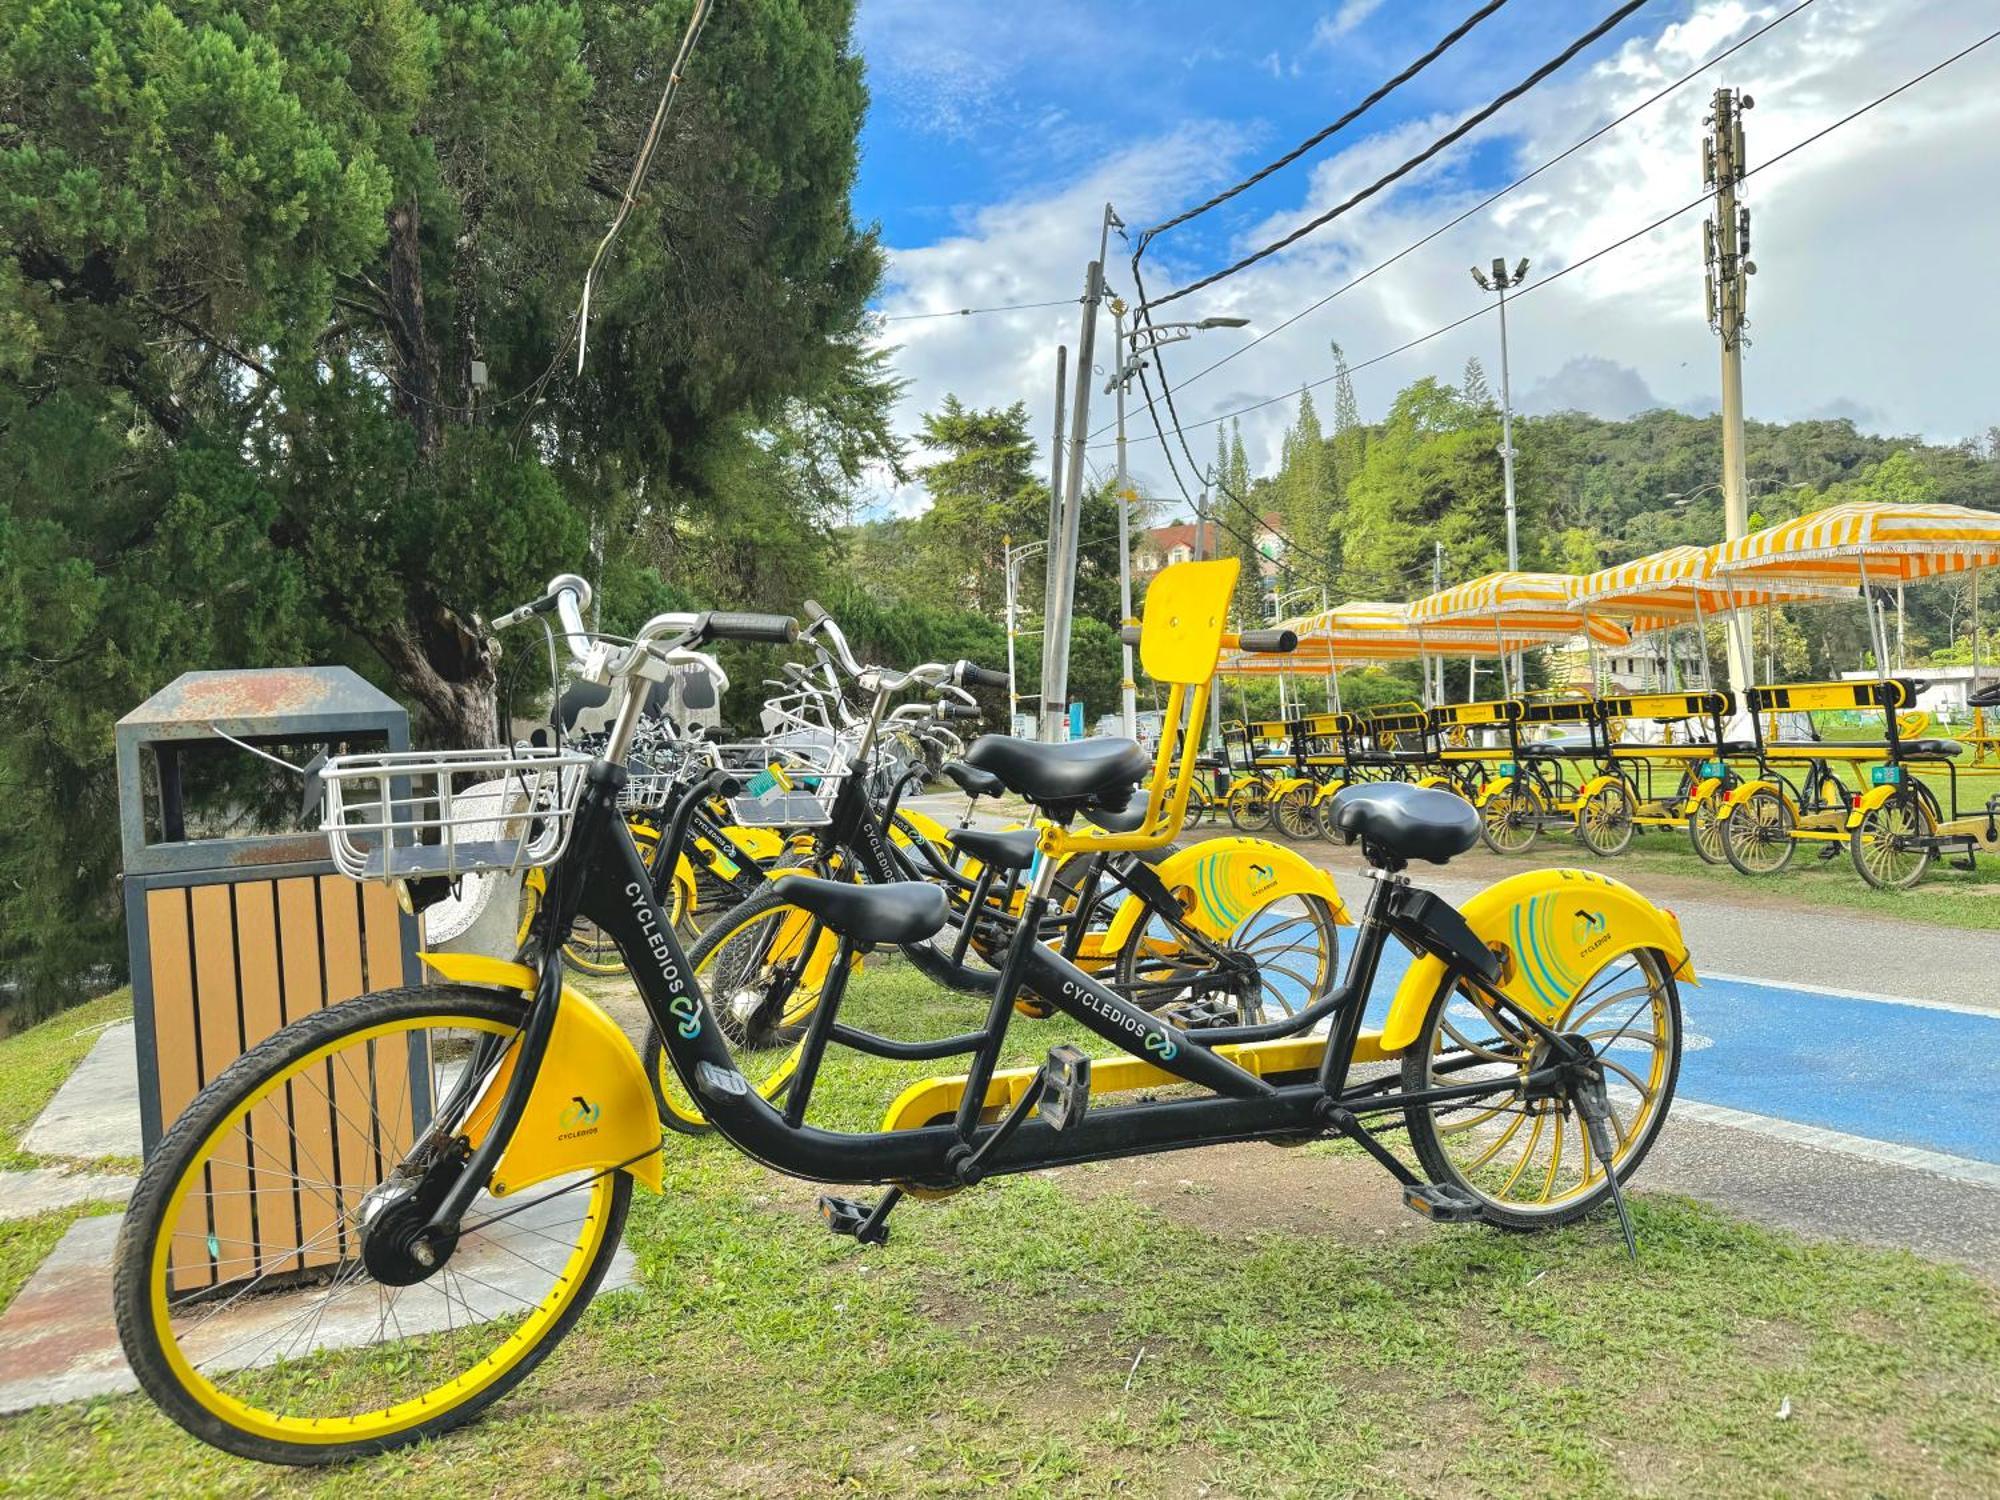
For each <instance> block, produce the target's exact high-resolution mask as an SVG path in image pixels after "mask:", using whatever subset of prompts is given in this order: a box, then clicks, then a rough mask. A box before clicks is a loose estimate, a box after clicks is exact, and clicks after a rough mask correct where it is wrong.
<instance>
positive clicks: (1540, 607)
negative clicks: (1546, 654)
mask: <svg viewBox="0 0 2000 1500" xmlns="http://www.w3.org/2000/svg"><path fill="white" fill-rule="evenodd" d="M1582 582H1583V580H1582V579H1580V578H1578V577H1577V576H1576V575H1575V574H1573V573H1488V574H1487V575H1486V576H1485V577H1484V578H1475V579H1473V580H1472V581H1471V582H1470V583H1461V584H1457V585H1455V586H1454V587H1452V588H1448V589H1442V590H1440V591H1439V592H1437V593H1435V594H1427V595H1425V596H1424V597H1423V598H1421V599H1419V600H1417V601H1416V602H1415V603H1414V604H1412V605H1411V606H1410V619H1411V620H1412V622H1413V623H1415V624H1416V625H1417V626H1418V628H1420V629H1421V630H1423V632H1424V633H1425V635H1426V636H1427V637H1428V636H1429V634H1430V633H1431V631H1432V630H1434V629H1438V628H1449V629H1455V630H1458V631H1462V632H1468V633H1470V632H1475V631H1478V632H1484V633H1486V634H1488V635H1495V634H1500V635H1504V636H1506V637H1508V638H1509V639H1511V640H1513V641H1517V642H1521V643H1528V642H1549V641H1560V640H1566V639H1568V638H1569V637H1570V636H1573V635H1579V634H1587V635H1588V636H1589V638H1590V640H1591V641H1592V643H1594V644H1596V645H1599V646H1612V647H1621V646H1627V645H1630V644H1631V640H1632V635H1631V632H1630V631H1628V630H1626V629H1625V627H1624V626H1622V625H1620V624H1618V623H1617V622H1616V621H1615V620H1610V619H1606V618H1604V617H1602V616H1599V615H1594V614H1591V613H1590V612H1589V611H1587V610H1585V609H1583V608H1582V607H1581V606H1580V605H1579V604H1578V600H1577V596H1578V590H1579V588H1580V587H1581V585H1582Z"/></svg>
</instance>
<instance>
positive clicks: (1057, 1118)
mask: <svg viewBox="0 0 2000 1500" xmlns="http://www.w3.org/2000/svg"><path fill="white" fill-rule="evenodd" d="M1035 1108H1036V1109H1038V1110H1040V1111H1041V1116H1042V1118H1043V1119H1044V1120H1046V1121H1047V1122H1048V1124H1049V1127H1050V1128H1051V1129H1053V1130H1067V1129H1069V1128H1070V1126H1072V1125H1074V1124H1076V1122H1077V1121H1079V1120H1081V1119H1082V1118H1083V1117H1084V1115H1085V1114H1086V1113H1087V1112H1088V1111H1089V1109H1090V1058H1089V1056H1088V1055H1087V1054H1086V1053H1085V1052H1084V1051H1083V1049H1082V1048H1080V1047H1076V1046H1073V1045H1072V1044H1070V1043H1069V1042H1061V1043H1058V1044H1057V1045H1056V1046H1053V1047H1051V1048H1049V1055H1048V1059H1047V1061H1045V1062H1044V1063H1043V1064H1042V1097H1041V1099H1040V1101H1039V1102H1038V1103H1037V1104H1036V1106H1035Z"/></svg>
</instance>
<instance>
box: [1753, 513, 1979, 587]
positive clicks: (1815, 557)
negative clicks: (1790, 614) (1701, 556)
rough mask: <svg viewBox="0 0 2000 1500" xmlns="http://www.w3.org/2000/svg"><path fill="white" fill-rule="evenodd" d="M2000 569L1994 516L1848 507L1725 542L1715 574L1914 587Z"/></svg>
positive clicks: (1760, 580) (1769, 527)
mask: <svg viewBox="0 0 2000 1500" xmlns="http://www.w3.org/2000/svg"><path fill="white" fill-rule="evenodd" d="M1995 563H2000V514H1996V513H1995V512H1993V511H1985V510H1971V509H1969V508H1967V507H1966V506H1963V505H1877V504H1871V503H1869V502H1866V501H1850V502H1848V503H1847V504H1844V505H1829V506H1828V507H1827V508H1826V509H1824V510H1816V511H1814V512H1812V513H1811V514H1810V515H1804V516H1800V517H1798V519H1796V520H1792V521H1780V522H1779V523H1778V524H1777V525H1776V526H1767V527H1765V528H1764V529H1763V530H1762V531H1753V532H1752V533H1751V534H1750V535H1749V536H1745V537H1738V538H1737V539H1736V540H1735V541H1733V542H1724V543H1723V544H1722V546H1721V547H1720V548H1719V549H1718V552H1717V558H1716V563H1715V568H1716V571H1717V572H1718V573H1719V574H1721V575H1722V576H1724V577H1725V578H1733V579H1737V580H1739V581H1743V582H1749V581H1751V580H1755V581H1757V582H1760V583H1769V582H1775V581H1778V580H1786V581H1792V580H1802V581H1806V582H1814V583H1820V584H1845V585H1850V586H1855V585H1866V584H1869V583H1915V582H1917V581H1919V580H1921V579H1925V578H1936V577H1939V576H1940V575H1942V574H1947V573H1962V572H1964V571H1966V570H1967V569H1969V568H1985V567H1991V566H1993V565H1994V564H1995Z"/></svg>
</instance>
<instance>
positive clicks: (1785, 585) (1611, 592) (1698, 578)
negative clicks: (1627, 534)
mask: <svg viewBox="0 0 2000 1500" xmlns="http://www.w3.org/2000/svg"><path fill="white" fill-rule="evenodd" d="M1722 550H1723V549H1722V548H1721V547H1719V546H1717V547H1667V548H1665V549H1663V550H1661V551H1659V552H1653V553H1649V554H1648V555H1647V556H1645V557H1635V558H1633V559H1632V560H1631V561H1630V562H1622V563H1616V564H1614V565H1613V566H1611V567H1608V568H1599V569H1598V570H1597V571H1596V572H1595V573H1586V574H1584V575H1583V578H1582V581H1581V582H1580V584H1579V585H1578V588H1577V595H1576V602H1577V605H1578V607H1579V608H1582V609H1585V610H1588V611H1589V612H1590V614H1591V616H1592V618H1595V617H1596V616H1598V615H1600V614H1603V615H1608V616H1610V617H1612V618H1614V619H1619V620H1624V621H1627V622H1628V623H1629V624H1630V625H1631V627H1632V630H1633V633H1634V634H1637V635H1646V634H1649V633H1651V632H1652V631H1656V630H1666V629H1670V628H1672V627H1673V626H1675V625H1681V624H1686V623H1687V622H1689V621H1695V622H1699V621H1702V620H1709V619H1714V618H1716V617H1717V616H1719V615H1724V614H1727V613H1728V612H1729V611H1731V610H1734V609H1749V608H1754V607H1757V606H1761V605H1766V604H1788V603H1794V602H1797V601H1800V600H1807V599H1817V598H1824V597H1826V596H1827V595H1828V594H1829V593H1839V592H1844V591H1842V590H1838V589H1834V588H1831V587H1829V586H1827V585H1824V584H1816V583H1813V582H1811V581H1808V580H1794V579H1774V580H1772V581H1770V582H1765V581H1763V580H1762V579H1751V578H1746V577H1742V576H1725V575H1723V574H1722V573H1721V572H1719V571H1718V565H1719V563H1720V561H1721V558H1722Z"/></svg>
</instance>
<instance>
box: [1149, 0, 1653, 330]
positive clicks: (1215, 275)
mask: <svg viewBox="0 0 2000 1500" xmlns="http://www.w3.org/2000/svg"><path fill="white" fill-rule="evenodd" d="M1650 3H1651V0H1625V3H1624V4H1623V5H1621V6H1619V7H1618V8H1617V9H1616V10H1614V11H1612V12H1611V14H1610V15H1608V16H1606V17H1605V18H1604V19H1603V20H1602V21H1599V22H1598V23H1597V24H1596V25H1595V26H1593V27H1591V28H1590V30H1588V31H1586V32H1584V33H1583V35H1581V36H1579V37H1577V38H1576V40H1574V41H1572V42H1571V43H1570V44H1569V45H1568V46H1567V47H1565V48H1563V50H1562V51H1560V52H1558V53H1557V54H1556V55H1555V56H1554V57H1552V58H1550V59H1549V60H1548V61H1547V62H1545V63H1543V64H1542V65H1541V66H1540V67H1538V68H1536V69H1535V70H1534V71H1533V72H1532V73H1530V74H1528V76H1527V77H1526V78H1523V79H1522V80H1521V81H1520V82H1519V83H1517V84H1515V85H1514V86H1513V87H1512V88H1510V89H1508V90H1507V91H1506V92H1505V93H1502V94H1500V95H1498V96H1497V97H1496V98H1494V99H1493V100H1492V102H1490V103H1488V104H1486V105H1484V106H1483V107H1481V108H1480V109H1478V110H1475V111H1474V112H1473V113H1472V114H1470V115H1467V116H1466V117H1465V118H1464V119H1463V120H1461V121H1459V123H1458V124H1457V125H1455V126H1453V127H1452V128H1451V129H1450V130H1448V131H1446V132H1445V133H1444V134H1443V135H1441V136H1439V137H1438V138H1437V139H1436V140H1434V141H1432V142H1431V143H1430V145H1428V146H1426V147H1425V148H1424V149H1423V150H1421V151H1419V152H1418V153H1417V154H1416V155H1415V156H1413V157H1411V158H1410V159H1409V160H1408V161H1406V162H1404V163H1403V164H1402V165H1401V166H1398V167H1394V168H1392V169H1390V170H1389V171H1388V172H1385V173H1384V174H1383V175H1382V176H1380V177H1378V178H1376V179H1375V181H1374V182H1372V183H1370V184H1369V185H1368V186H1367V187H1365V188H1363V189H1361V191H1359V192H1358V193H1355V194H1353V195H1352V196H1351V197H1349V198H1347V199H1346V200H1345V201H1344V202H1341V203H1337V204H1335V205H1334V206H1333V207H1332V208H1330V209H1328V210H1327V211H1326V212H1325V213H1323V214H1320V215H1318V216H1317V217H1315V218H1312V219H1309V220H1307V221H1306V222H1305V223H1303V224H1301V225H1300V226H1299V227H1298V228H1296V229H1294V230H1293V231H1292V232H1291V233H1290V234H1287V235H1284V236H1282V237H1280V238H1278V239H1275V240H1273V241H1272V242H1271V243H1270V244H1268V245H1266V246H1264V247H1263V248H1262V249H1261V250H1253V251H1251V252H1250V254H1248V255H1246V256H1244V257H1243V258H1242V259H1241V260H1239V261H1237V262H1236V263H1235V264H1234V265H1229V266H1224V267H1223V268H1222V269H1221V270H1220V271H1213V272H1210V273H1209V274H1208V275H1206V276H1204V277H1202V278H1201V279H1200V280H1198V281H1191V282H1189V283H1188V284H1187V285H1186V286H1184V287H1179V288H1177V289H1176V290H1174V291H1171V292H1168V293H1167V294H1166V295H1165V296H1163V297H1160V298H1157V299H1156V300H1155V301H1153V302H1152V303H1150V304H1149V306H1152V307H1164V306H1166V305H1167V304H1168V303H1169V302H1177V301H1179V300H1180V299H1181V298H1182V297H1185V296H1187V295H1189V294H1190V293H1192V292H1198V291H1200V290H1201V289H1202V288H1203V287H1208V286H1213V285H1215V283H1216V282H1218V281H1221V280H1223V279H1225V278H1227V277H1230V276H1234V275H1235V274H1236V273H1237V272H1238V271H1241V270H1244V269H1246V268H1248V267H1250V266H1254V265H1256V264H1257V263H1258V262H1259V261H1261V260H1264V259H1265V258H1267V257H1269V256H1272V255H1275V254H1277V253H1278V252H1279V251H1280V250H1283V249H1285V248H1286V247H1287V246H1289V245H1293V244H1296V243H1297V242H1298V241H1299V240H1302V239H1304V238H1305V237H1306V236H1307V235H1309V234H1311V233H1312V232H1313V231H1314V230H1316V229H1320V228H1323V227H1324V226H1326V225H1327V224H1330V223H1332V222H1333V220H1335V219H1337V218H1339V217H1340V216H1341V215H1342V214H1344V213H1346V212H1347V211H1348V210H1349V209H1350V208H1353V207H1354V206H1355V205H1356V204H1357V203H1363V202H1365V201H1367V200H1368V199H1370V198H1372V197H1374V196H1375V195H1376V194H1377V193H1379V192H1381V191H1382V189H1383V188H1385V187H1388V186H1389V185H1390V184H1391V183H1393V182H1395V181H1397V180H1398V179H1399V178H1402V177H1406V176H1408V175H1409V174H1410V173H1411V172H1413V171H1415V170H1416V169H1417V168H1418V167H1420V166H1422V165H1423V164H1424V163H1425V162H1427V161H1429V160H1430V159H1431V158H1432V157H1434V156H1436V155H1437V154H1438V153H1439V152H1440V151H1442V150H1444V148H1445V147H1447V146H1449V145H1451V144H1452V143H1453V142H1455V141H1457V140H1459V139H1460V138H1462V137H1463V136H1464V135H1465V134H1466V132H1468V131H1470V130H1472V129H1473V128H1475V127H1476V126H1478V125H1481V124H1483V123H1484V122H1485V121H1487V120H1489V119H1491V118H1492V117H1493V116H1494V115H1496V114H1498V113H1499V112H1500V111H1501V110H1502V109H1504V108H1505V107H1506V106H1507V105H1509V104H1511V103H1513V102H1514V101H1515V100H1516V99H1518V98H1520V97H1521V95H1523V94H1525V93H1527V92H1528V91H1529V90H1530V89H1532V88H1534V87H1535V86H1536V85H1537V84H1539V83H1541V82H1542V81H1543V80H1544V79H1546V78H1547V77H1548V76H1549V75H1550V74H1552V73H1554V72H1555V71H1556V70H1557V69H1559V68H1561V67H1562V66H1563V65H1564V64H1565V63H1567V62H1568V61H1569V60H1570V59H1571V58H1573V57H1575V56H1576V55H1577V53H1579V52H1581V51H1582V50H1583V49H1584V48H1585V47H1588V46H1589V45H1590V44H1591V43H1592V42H1594V41H1596V40H1597V39H1598V38H1600V37H1602V36H1603V35H1604V34H1605V33H1606V32H1608V31H1610V30H1611V29H1612V28H1613V27H1614V26H1616V25H1618V23H1619V22H1621V21H1623V20H1624V19H1625V18H1626V17H1628V16H1630V15H1631V14H1632V13H1633V12H1634V11H1636V10H1638V9H1640V8H1641V7H1642V6H1645V5H1647V4H1650ZM1136 259H1137V257H1136V255H1135V257H1134V260H1135V261H1136Z"/></svg>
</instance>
